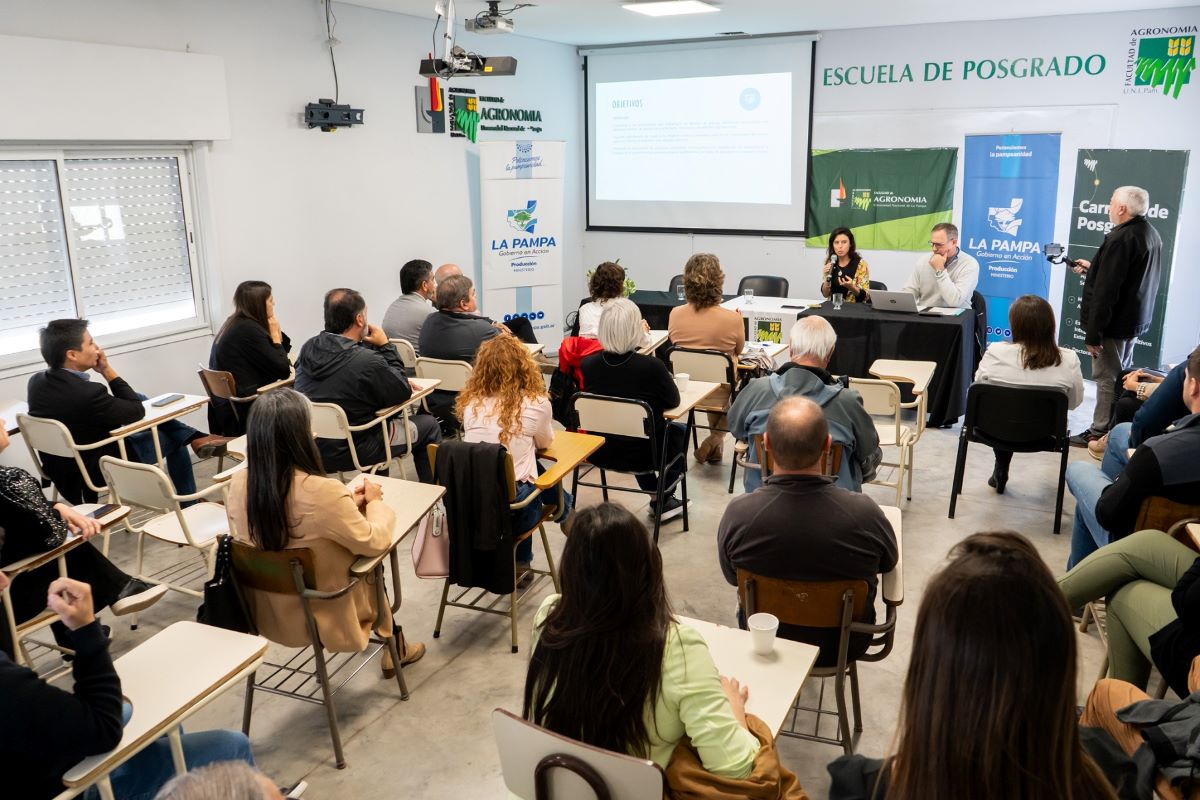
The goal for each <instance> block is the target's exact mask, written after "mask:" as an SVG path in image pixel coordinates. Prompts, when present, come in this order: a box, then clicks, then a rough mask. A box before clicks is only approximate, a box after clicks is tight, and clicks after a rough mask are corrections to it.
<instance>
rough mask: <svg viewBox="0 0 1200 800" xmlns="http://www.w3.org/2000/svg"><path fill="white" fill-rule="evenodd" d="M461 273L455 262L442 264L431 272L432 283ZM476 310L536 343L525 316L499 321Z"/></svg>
mask: <svg viewBox="0 0 1200 800" xmlns="http://www.w3.org/2000/svg"><path fill="white" fill-rule="evenodd" d="M462 274H463V271H462V269H460V268H459V266H458V265H457V264H442V265H441V266H440V267H438V268H437V269H436V270H435V271H434V273H433V278H434V283H435V284H440V283H441V282H442V281H444V280H445V279H446V278H449V277H450V276H451V275H462ZM476 311H477V312H478V313H479V316H481V317H483V318H484V319H486V320H487V321H488V322H490V323H491V324H493V325H495V326H496V327H498V328H502V329H504V330H506V331H508V332H509V333H511V334H512V335H513V336H515V337H517V338H518V339H520V340H521V341H522V342H525V343H526V344H537V343H538V340H537V336H535V335H534V333H533V324H532V323H531V322H530V321H529V320H528V319H526V318H525V317H518V316H510V317H509V318H508V320H507V321H505V322H502V323H501V322H496V321H495V320H493V319H491V318H490V317H487V316H485V315H484V314H483V312H482V311H481V310H479V309H476Z"/></svg>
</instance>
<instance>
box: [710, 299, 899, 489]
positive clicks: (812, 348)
mask: <svg viewBox="0 0 1200 800" xmlns="http://www.w3.org/2000/svg"><path fill="white" fill-rule="evenodd" d="M788 344H789V350H790V354H791V361H789V362H788V363H786V364H784V365H783V366H782V367H780V368H779V369H777V370H776V371H775V372H774V373H772V374H770V375H767V376H765V377H762V378H755V379H754V380H752V381H750V383H749V384H747V385H746V387H745V388H744V389H742V391H741V392H739V393H738V396H737V398H736V399H735V400H734V401H733V406H732V407H731V408H730V409H729V429H730V431H732V433H733V436H734V438H736V439H741V440H749V438H750V437H751V436H753V435H754V434H756V433H762V432H764V431H765V430H766V429H767V415H768V414H770V413H771V409H772V408H773V407H774V406H775V404H776V403H778V402H779V401H780V400H781V399H782V398H784V397H807V398H808V399H809V400H812V401H813V402H814V403H816V404H817V405H819V406H820V407H821V408H822V409H823V410H824V412H825V419H826V420H827V421H828V423H829V433H830V435H831V436H832V437H833V441H834V443H835V444H840V445H842V466H841V469H840V470H839V472H838V476H837V483H838V485H839V486H841V487H842V488H843V489H850V490H851V491H856V492H857V491H861V490H862V485H863V483H864V482H866V481H870V480H872V479H874V477H875V470H876V469H877V468H878V467H879V463H880V462H881V461H882V460H883V451H882V450H880V449H879V434H878V433H877V432H876V431H875V422H874V420H872V419H871V415H870V414H868V413H867V411H866V409H865V408H863V404H862V398H861V397H860V396H859V394H858V392H856V391H854V390H853V389H848V388H846V386H845V385H843V384H842V382H841V381H838V380H836V379H834V377H833V376H832V375H830V374H829V372H828V367H829V359H830V358H832V357H833V348H834V347H835V346H836V345H837V334H836V333H834V331H833V326H832V325H830V324H829V322H828V321H827V320H825V319H824V318H823V317H805V318H804V319H801V320H799V321H798V322H797V323H796V324H795V325H793V326H792V334H791V337H790V340H789V343H788ZM750 457H751V458H754V457H755V454H754V450H753V448H751V451H750ZM743 482H744V485H745V487H746V491H747V492H752V491H754V490H755V489H757V488H758V487H759V486H760V485H761V484H762V475H761V473H760V472H759V471H758V470H755V469H748V470H746V471H745V477H744V478H743Z"/></svg>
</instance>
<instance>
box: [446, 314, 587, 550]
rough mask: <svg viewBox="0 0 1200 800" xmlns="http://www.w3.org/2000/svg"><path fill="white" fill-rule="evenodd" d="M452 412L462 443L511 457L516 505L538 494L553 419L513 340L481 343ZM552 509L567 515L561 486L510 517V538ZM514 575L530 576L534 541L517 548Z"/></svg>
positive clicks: (535, 374) (527, 358)
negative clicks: (496, 448)
mask: <svg viewBox="0 0 1200 800" xmlns="http://www.w3.org/2000/svg"><path fill="white" fill-rule="evenodd" d="M455 412H456V413H457V414H458V418H459V419H461V420H462V421H463V441H464V442H486V443H488V444H502V445H504V447H505V448H506V449H507V450H508V452H509V454H510V455H512V461H513V470H514V473H515V475H516V480H517V500H524V499H525V498H526V497H528V496H529V495H531V494H533V492H534V490H535V489H536V488H537V487H536V486H535V485H534V481H536V480H537V476H538V473H539V472H541V470H539V469H538V463H537V455H536V451H537V450H538V449H539V448H544V447H549V446H550V444H551V443H552V442H553V441H554V426H553V417H552V415H551V411H550V397H549V396H548V395H547V394H546V382H545V380H544V379H543V378H542V372H541V370H540V369H538V365H537V362H535V361H534V360H533V356H531V355H530V354H529V351H528V350H526V349H525V346H524V345H523V344H521V343H520V342H518V341H517V339H516V338H515V337H513V336H497V337H496V338H495V339H490V340H488V341H486V342H484V343H483V345H482V346H481V347H480V348H479V353H478V354H477V356H476V358H475V370H474V371H473V372H472V373H471V377H470V379H469V380H468V381H467V385H466V388H464V389H463V390H462V392H460V393H459V395H458V400H457V401H456V406H455ZM544 505H547V506H555V507H556V508H557V509H558V512H557V513H556V514H555V519H556V520H557V521H561V520H564V519H565V518H566V516H567V514H568V513H569V512H570V510H571V495H570V494H569V493H568V492H566V491H564V490H563V489H562V487H561V486H559V487H558V489H557V491H547V492H543V493H542V494H540V495H538V497H537V499H536V500H535V501H534V502H531V503H530V504H529V505H527V506H526V507H525V508H523V509H520V510H519V511H514V512H513V533H514V534H521V533H524V532H525V531H527V530H529V529H530V528H532V527H533V526H534V525H536V524H537V521H538V519H540V518H541V512H542V506H544ZM516 560H517V571H518V572H519V573H522V574H523V573H525V572H528V571H529V568H530V566H531V565H532V563H533V537H532V536H531V537H529V538H527V539H525V540H524V541H523V542H521V543H520V544H518V545H517V552H516Z"/></svg>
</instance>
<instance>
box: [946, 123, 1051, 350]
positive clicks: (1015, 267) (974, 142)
mask: <svg viewBox="0 0 1200 800" xmlns="http://www.w3.org/2000/svg"><path fill="white" fill-rule="evenodd" d="M1060 139H1061V136H1060V135H1059V134H1057V133H1012V134H1005V135H1002V136H968V137H967V145H966V150H965V152H964V155H963V204H962V208H963V213H962V228H961V230H960V231H959V236H960V239H959V246H960V247H962V249H964V250H966V251H967V252H968V253H970V254H971V255H972V256H974V257H975V260H976V261H978V262H979V285H978V286H977V287H976V288H977V290H978V292H979V293H980V294H982V295H983V296H984V298H985V299H986V300H987V319H988V329H987V337H988V341H989V342H996V341H1000V340H1002V339H1007V338H1009V337H1010V336H1012V330H1011V329H1010V328H1009V327H1008V307H1009V305H1011V303H1012V301H1013V300H1014V299H1015V298H1017V297H1020V296H1021V295H1023V294H1036V295H1039V296H1041V297H1048V296H1049V293H1050V264H1049V262H1047V261H1046V259H1045V256H1043V255H1042V245H1043V244H1045V243H1046V242H1049V241H1052V240H1053V239H1054V214H1055V207H1056V204H1057V201H1058V156H1059V144H1060Z"/></svg>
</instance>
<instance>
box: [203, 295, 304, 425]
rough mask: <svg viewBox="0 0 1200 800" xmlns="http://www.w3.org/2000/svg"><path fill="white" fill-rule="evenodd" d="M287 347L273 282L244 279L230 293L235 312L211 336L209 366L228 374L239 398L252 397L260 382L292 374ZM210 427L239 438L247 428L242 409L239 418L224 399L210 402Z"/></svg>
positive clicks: (262, 383) (271, 380)
mask: <svg viewBox="0 0 1200 800" xmlns="http://www.w3.org/2000/svg"><path fill="white" fill-rule="evenodd" d="M291 349H292V342H291V340H290V339H289V338H288V336H287V334H286V333H284V332H283V331H282V330H281V329H280V327H279V320H278V319H277V318H276V317H275V298H274V297H273V296H272V294H271V284H269V283H266V282H264V281H242V282H241V283H240V284H238V287H237V289H236V290H235V291H234V293H233V313H232V314H230V315H229V318H228V319H226V320H225V324H224V325H222V326H221V329H220V330H219V331H217V335H216V337H215V338H214V339H213V344H212V351H211V352H210V353H209V356H208V368H209V369H216V370H221V371H223V372H230V373H232V374H233V380H234V382H235V383H237V395H238V397H251V396H253V395H254V393H255V392H257V391H258V389H259V387H260V386H266V385H267V384H268V383H273V382H275V381H278V380H282V379H283V378H286V377H287V376H288V375H290V374H291V371H292V365H291V362H289V361H288V352H289V351H290V350H291ZM208 426H209V430H210V431H212V432H213V433H219V434H221V435H223V436H241V435H242V434H243V433H245V432H246V417H245V411H244V410H243V411H242V416H241V420H240V422H239V420H238V417H237V416H236V415H235V414H234V412H233V409H232V407H231V406H230V404H229V403H228V402H226V401H224V400H214V401H213V402H212V403H211V404H210V405H209V407H208Z"/></svg>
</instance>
